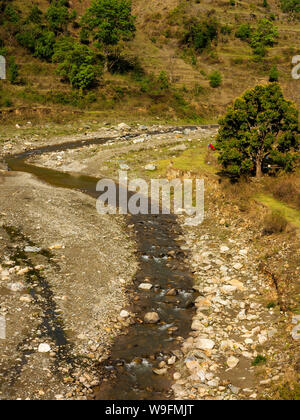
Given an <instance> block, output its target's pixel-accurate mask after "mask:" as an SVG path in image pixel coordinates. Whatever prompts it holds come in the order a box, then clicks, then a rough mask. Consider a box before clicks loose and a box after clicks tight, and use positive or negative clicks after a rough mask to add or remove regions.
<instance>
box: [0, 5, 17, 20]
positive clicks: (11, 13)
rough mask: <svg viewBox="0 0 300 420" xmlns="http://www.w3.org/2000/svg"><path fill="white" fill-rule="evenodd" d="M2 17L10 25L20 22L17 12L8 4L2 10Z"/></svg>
mask: <svg viewBox="0 0 300 420" xmlns="http://www.w3.org/2000/svg"><path fill="white" fill-rule="evenodd" d="M4 17H5V19H6V20H8V21H9V22H12V23H17V22H19V20H20V15H19V12H18V11H17V10H16V9H15V8H14V6H13V5H12V4H8V5H7V6H6V8H5V10H4Z"/></svg>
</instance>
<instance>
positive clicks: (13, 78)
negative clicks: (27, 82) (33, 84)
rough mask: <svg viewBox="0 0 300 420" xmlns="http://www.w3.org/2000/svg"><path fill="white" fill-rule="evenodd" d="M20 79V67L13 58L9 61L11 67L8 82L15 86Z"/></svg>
mask: <svg viewBox="0 0 300 420" xmlns="http://www.w3.org/2000/svg"><path fill="white" fill-rule="evenodd" d="M18 77H19V67H18V65H17V64H16V62H15V59H14V58H13V57H11V59H10V60H9V67H8V80H9V81H10V83H12V84H13V85H15V84H17V82H18Z"/></svg>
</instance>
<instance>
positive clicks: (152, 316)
mask: <svg viewBox="0 0 300 420" xmlns="http://www.w3.org/2000/svg"><path fill="white" fill-rule="evenodd" d="M159 320H160V318H159V315H158V313H157V312H148V313H147V314H146V315H145V317H144V321H145V323H146V324H157V323H158V322H159Z"/></svg>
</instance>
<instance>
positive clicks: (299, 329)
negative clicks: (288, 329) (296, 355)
mask: <svg viewBox="0 0 300 420" xmlns="http://www.w3.org/2000/svg"><path fill="white" fill-rule="evenodd" d="M292 337H293V339H294V340H300V325H296V326H295V327H294V328H293V330H292Z"/></svg>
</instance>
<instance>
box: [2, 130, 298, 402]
mask: <svg viewBox="0 0 300 420" xmlns="http://www.w3.org/2000/svg"><path fill="white" fill-rule="evenodd" d="M166 131H168V128H164V127H159V126H156V127H139V130H136V129H135V130H133V129H131V128H130V127H128V126H125V125H122V124H120V125H119V126H116V127H115V128H113V129H112V128H106V129H101V130H99V131H98V132H97V133H92V134H89V135H88V136H89V137H90V139H91V140H92V139H93V138H94V137H95V134H97V136H100V135H103V133H106V134H105V136H107V137H108V138H109V140H108V141H107V142H106V144H81V145H80V147H79V148H75V147H73V146H72V148H71V149H70V150H69V149H68V147H67V148H66V150H63V149H62V150H60V151H54V150H47V149H45V150H44V152H43V154H41V155H39V156H33V157H32V158H30V159H29V162H31V163H34V164H35V165H38V166H42V167H47V168H51V169H56V170H59V171H63V172H66V173H68V172H72V173H74V172H75V173H77V174H78V176H80V174H86V175H90V176H95V177H98V178H101V177H112V178H116V176H117V173H118V170H119V169H122V165H126V168H127V170H128V171H129V173H130V176H131V177H135V176H142V177H146V178H147V177H148V178H150V177H151V176H152V175H151V174H152V172H153V173H156V172H155V171H156V169H157V166H156V163H153V162H155V161H157V160H158V159H160V162H165V161H167V159H169V160H170V159H171V164H170V163H168V165H170V168H169V169H168V176H169V177H170V178H172V177H176V176H182V172H184V171H178V170H173V168H172V159H173V158H174V159H176V157H177V156H178V155H180V154H181V153H184V152H185V151H186V150H189V149H191V150H193V149H197V148H198V147H199V145H202V146H203V145H204V147H205V145H207V144H208V143H209V142H210V141H211V139H212V138H213V136H214V135H215V133H216V129H215V128H209V127H205V128H201V129H197V130H195V129H191V128H187V129H182V130H181V129H173V130H172V131H171V132H166ZM133 133H134V137H130V135H132V134H133ZM86 137H87V136H84V138H86ZM57 140H58V139H53V140H51V141H49V142H48V141H45V142H40V141H39V146H45V147H47V144H50V145H53V144H55V142H57ZM70 140H73V139H71V138H60V139H59V143H67V142H69V141H70ZM77 140H78V141H81V140H82V136H78V138H77ZM27 142H28V144H26V145H25V146H24V144H23V143H22V142H21V141H20V142H18V141H16V142H11V141H10V140H9V139H8V140H7V141H6V142H5V144H4V148H3V153H7V152H8V151H11V152H12V151H14V152H23V151H24V149H26V150H27V151H28V150H30V149H31V148H34V147H36V142H35V141H27ZM196 152H197V150H195V153H196ZM208 164H209V162H208ZM149 165H151V168H150V166H149ZM124 168H125V166H124ZM206 169H208V167H207V168H206ZM158 175H159V174H158ZM201 175H202V176H203V177H204V178H205V180H206V184H207V192H206V203H207V209H206V218H205V221H204V223H203V224H202V225H201V226H198V227H187V226H186V225H185V219H184V218H181V217H178V218H177V223H178V225H179V226H180V229H181V230H182V232H181V233H180V235H181V236H180V237H179V238H177V240H179V241H180V242H181V247H182V251H183V252H184V253H186V255H185V264H186V265H187V266H188V267H189V269H190V270H191V272H192V273H193V274H194V278H195V284H194V289H195V291H196V292H197V293H198V297H197V298H196V299H195V302H194V305H195V307H194V311H195V312H194V318H193V320H192V324H191V325H190V323H188V325H186V332H185V336H186V337H188V338H182V337H180V336H178V335H177V338H176V340H177V343H178V344H177V348H176V349H173V350H172V352H171V353H170V354H167V355H166V356H164V357H161V358H159V357H160V356H159V357H158V358H157V359H156V357H155V355H153V362H155V363H153V371H154V374H155V375H157V377H158V378H159V380H161V381H164V378H171V380H172V382H173V383H171V385H170V389H169V391H168V392H166V395H168V398H176V399H221V400H223V399H253V400H254V399H260V398H274V395H275V394H274V392H275V391H274V389H277V388H278V387H280V386H282V385H284V384H285V383H286V382H287V381H289V380H292V381H294V382H297V380H298V379H297V369H298V368H297V366H298V367H299V364H298V363H299V362H298V359H297V354H298V355H299V351H298V350H299V348H298V345H299V332H298V325H299V323H300V321H299V315H297V314H291V313H289V312H287V311H285V310H281V309H283V308H281V307H280V305H279V306H278V305H276V304H272V305H270V304H268V300H270V296H274V295H275V298H274V300H275V301H276V300H277V301H280V299H278V296H276V287H275V285H274V284H272V282H270V279H269V278H267V276H266V273H265V272H264V271H263V270H262V268H261V255H260V250H259V248H258V245H257V244H258V242H259V241H260V239H259V238H260V233H259V230H258V229H259V227H258V226H257V225H256V224H255V223H252V222H251V221H249V220H247V217H246V216H245V215H244V214H242V213H241V211H240V210H239V209H237V208H235V207H234V206H233V205H232V204H230V203H227V209H226V212H224V210H223V207H224V206H223V203H221V201H220V199H219V196H220V186H219V185H218V180H217V177H216V176H215V175H214V174H211V173H206V172H205V170H204V171H202V173H201ZM0 182H1V191H0V194H1V210H0V211H1V228H0V229H1V231H0V237H1V238H0V241H1V242H0V246H1V251H2V252H1V261H0V262H1V269H0V271H1V272H0V281H1V283H0V295H1V309H0V310H1V312H0V314H1V315H2V317H4V316H5V318H6V322H7V326H8V328H7V333H8V334H7V338H6V340H0V346H1V347H2V349H1V354H2V356H1V357H2V359H1V367H0V384H1V394H0V398H2V399H5V398H12V399H16V398H20V399H25V398H30V399H32V398H33V399H34V398H36V399H53V398H56V399H86V398H89V397H90V396H93V394H94V391H93V389H94V387H96V389H97V386H98V384H99V383H101V377H99V375H100V370H101V369H99V366H100V365H101V364H102V365H103V361H104V360H106V359H107V358H109V357H110V348H111V345H112V344H113V343H114V342H117V341H116V340H115V337H116V336H120V334H126V332H127V331H128V328H130V325H132V324H135V323H136V322H143V319H139V316H138V317H137V316H136V315H137V314H135V313H132V312H131V311H130V310H129V309H128V304H129V303H130V302H131V301H132V299H135V298H136V295H135V294H131V292H130V293H128V291H129V290H132V288H131V287H130V285H131V284H132V279H133V278H134V276H135V274H136V272H137V270H138V262H137V255H136V253H135V252H136V242H135V235H133V233H134V225H132V226H128V224H127V225H126V224H125V223H124V219H123V218H122V217H115V216H114V217H106V216H100V215H98V214H97V213H96V210H95V202H94V199H92V198H90V197H88V196H86V195H83V194H82V193H80V192H78V191H74V190H66V189H62V188H54V187H52V186H49V185H47V184H45V183H43V182H40V181H38V180H37V179H36V178H35V177H33V176H31V175H24V174H21V173H14V174H12V173H8V172H6V171H5V166H3V172H2V173H1V178H0ZM295 235H296V236H295V237H297V235H298V233H297V232H296V233H295ZM168 258H170V259H173V258H174V256H172V255H171V254H170V255H169V257H168ZM280 258H281V261H282V260H284V258H285V254H284V253H281V254H280ZM175 259H176V258H175ZM87 262H88V264H87ZM140 283H141V285H144V286H142V287H140V289H141V291H142V293H147V290H151V289H152V288H153V285H151V284H150V283H151V282H149V280H147V279H146V281H140ZM149 284H150V285H151V289H150V288H149V287H148V288H146V286H147V285H149ZM99 289H100V290H101V293H99ZM169 293H170V295H169V296H170V297H169V298H170V299H176V295H177V294H178V290H176V288H173V289H172V288H170V290H169ZM172 293H173V295H172ZM172 296H174V297H173V298H172ZM137 302H138V300H137ZM144 315H145V314H144ZM148 317H149V320H150V321H151V322H153V323H154V324H156V323H157V322H159V319H158V318H159V317H158V318H157V313H156V312H152V313H151V315H148ZM150 318H151V319H150ZM20 320H22V322H20ZM146 321H147V320H146ZM154 321H155V322H154ZM144 322H145V319H144ZM297 349H298V350H297ZM2 350H3V351H2ZM295 375H296V376H295ZM7 378H10V379H9V380H7ZM168 380H169V379H168ZM149 392H150V391H149ZM170 392H171V393H170ZM277 397H278V395H277Z"/></svg>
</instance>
